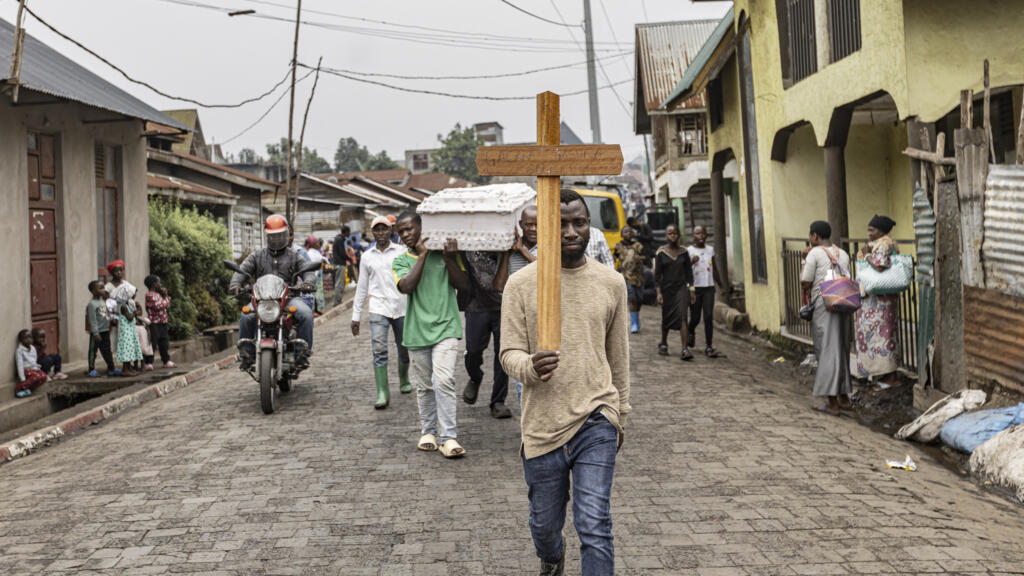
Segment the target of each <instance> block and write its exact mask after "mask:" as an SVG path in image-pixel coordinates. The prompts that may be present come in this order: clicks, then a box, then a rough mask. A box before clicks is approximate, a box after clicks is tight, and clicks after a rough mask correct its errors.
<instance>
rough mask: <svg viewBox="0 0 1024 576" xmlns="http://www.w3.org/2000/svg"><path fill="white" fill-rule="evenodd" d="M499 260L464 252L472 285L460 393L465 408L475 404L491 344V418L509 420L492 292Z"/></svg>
mask: <svg viewBox="0 0 1024 576" xmlns="http://www.w3.org/2000/svg"><path fill="white" fill-rule="evenodd" d="M498 260H499V257H498V255H497V254H495V253H493V252H478V251H474V252H466V268H467V270H468V272H469V281H470V282H471V283H472V290H471V291H472V293H473V298H472V300H470V301H469V305H468V306H466V356H465V359H464V360H465V364H466V373H467V374H469V382H468V383H467V384H466V388H465V389H464V390H463V391H462V400H463V401H464V402H465V403H466V404H476V397H477V394H478V393H479V392H480V383H481V382H482V381H483V379H484V371H483V368H482V366H483V363H484V352H485V351H486V350H487V345H488V344H489V343H490V341H491V340H492V339H493V340H494V366H493V375H492V377H493V380H492V383H491V401H490V408H491V416H493V417H495V418H510V417H511V416H512V412H511V411H510V410H509V409H508V407H507V406H505V398H506V396H508V374H506V373H505V369H504V368H502V367H501V356H500V354H501V292H499V291H497V290H496V289H495V288H494V280H495V277H496V276H497V273H498Z"/></svg>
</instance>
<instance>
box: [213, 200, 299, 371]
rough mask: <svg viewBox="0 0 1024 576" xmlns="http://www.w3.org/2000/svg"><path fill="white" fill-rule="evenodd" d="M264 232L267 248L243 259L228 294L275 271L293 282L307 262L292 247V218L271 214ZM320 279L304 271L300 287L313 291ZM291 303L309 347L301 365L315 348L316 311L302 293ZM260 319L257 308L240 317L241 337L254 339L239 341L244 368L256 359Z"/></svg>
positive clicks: (251, 364)
mask: <svg viewBox="0 0 1024 576" xmlns="http://www.w3.org/2000/svg"><path fill="white" fill-rule="evenodd" d="M263 233H264V236H265V237H266V240H267V242H266V246H267V247H266V248H262V249H260V250H257V251H255V252H253V253H252V254H250V255H249V256H248V257H247V258H246V259H245V261H243V262H242V264H241V268H242V272H244V274H243V273H238V272H235V274H234V275H233V276H232V277H231V283H230V284H229V285H228V293H229V294H232V295H237V294H239V293H240V292H241V290H242V285H243V284H245V283H246V282H255V281H256V280H257V279H258V278H259V277H260V276H263V275H266V274H274V275H277V276H279V277H281V278H282V279H284V281H285V282H287V283H288V284H289V285H291V284H292V281H293V280H294V279H295V277H296V274H297V272H298V270H299V268H300V267H301V266H302V265H303V264H305V263H306V259H305V258H303V256H302V255H301V254H300V253H299V252H298V251H297V250H295V249H293V248H291V247H289V242H290V240H291V234H290V230H289V228H288V221H287V220H286V219H285V217H284V216H281V215H280V214H271V215H270V216H268V217H267V219H266V221H265V222H264V223H263ZM315 280H316V273H315V272H313V271H310V272H306V273H304V274H302V277H301V285H300V289H301V290H303V291H305V290H312V287H313V283H314V282H315ZM288 306H289V307H291V306H294V307H295V308H296V311H295V313H294V314H293V315H292V317H293V319H294V321H295V327H296V331H297V332H298V335H299V338H301V339H302V340H304V341H305V342H306V349H305V350H304V351H302V353H301V355H300V357H299V359H298V361H299V364H300V365H301V364H304V363H306V362H307V360H306V358H307V356H308V355H309V353H310V352H311V351H312V350H313V311H312V310H310V309H309V306H308V305H306V303H305V302H303V301H302V298H300V297H299V294H297V293H296V294H292V295H291V300H290V301H289V302H288ZM257 327H258V321H257V318H256V311H255V310H254V311H252V312H250V313H249V314H242V316H241V317H240V318H239V319H238V339H239V341H240V342H241V341H242V340H246V339H248V340H250V342H241V343H240V344H239V358H240V360H241V364H242V365H241V369H242V370H243V371H248V370H249V369H250V368H252V366H253V364H254V363H255V361H256V344H255V342H252V340H254V339H255V338H256V336H257V334H256V330H257Z"/></svg>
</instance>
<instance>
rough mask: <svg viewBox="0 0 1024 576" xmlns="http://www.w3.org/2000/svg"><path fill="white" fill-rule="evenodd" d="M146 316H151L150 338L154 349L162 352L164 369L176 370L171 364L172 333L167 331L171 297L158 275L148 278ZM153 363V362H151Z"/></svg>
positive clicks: (161, 357) (146, 281)
mask: <svg viewBox="0 0 1024 576" xmlns="http://www.w3.org/2000/svg"><path fill="white" fill-rule="evenodd" d="M144 283H145V284H146V289H147V290H148V292H146V314H147V315H148V316H149V336H150V340H151V341H152V343H153V347H154V348H157V349H159V350H160V361H161V362H163V363H164V368H174V367H175V364H174V362H171V353H170V345H171V338H170V333H169V332H168V330H167V310H168V309H169V308H170V307H171V297H170V296H168V295H167V289H166V288H164V287H163V284H161V283H160V277H159V276H157V275H156V274H150V275H149V276H146V280H145V281H144ZM151 362H152V361H151Z"/></svg>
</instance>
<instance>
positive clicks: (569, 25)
mask: <svg viewBox="0 0 1024 576" xmlns="http://www.w3.org/2000/svg"><path fill="white" fill-rule="evenodd" d="M498 1H499V2H501V3H502V4H507V5H509V6H511V7H512V8H515V9H516V10H518V11H520V12H522V13H523V14H527V15H529V16H532V17H534V18H536V19H537V20H540V21H542V22H547V23H548V24H554V25H555V26H565V27H566V28H576V27H577V26H574V25H572V24H566V23H565V21H564V20H563V21H562V22H555V21H554V20H548V19H547V18H545V17H543V16H538V15H536V14H534V13H533V12H530V11H529V10H525V9H523V8H520V7H519V6H516V5H515V4H513V3H511V2H509V1H508V0H498Z"/></svg>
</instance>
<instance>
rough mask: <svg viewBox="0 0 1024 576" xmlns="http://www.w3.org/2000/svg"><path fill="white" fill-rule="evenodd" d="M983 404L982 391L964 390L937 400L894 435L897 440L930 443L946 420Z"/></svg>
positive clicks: (936, 436) (937, 435)
mask: <svg viewBox="0 0 1024 576" xmlns="http://www.w3.org/2000/svg"><path fill="white" fill-rule="evenodd" d="M984 403H985V392H984V391H983V390H967V389H966V388H965V389H963V390H960V391H959V392H956V393H955V394H950V395H949V396H946V397H945V398H943V399H942V400H939V401H938V402H936V403H935V404H932V407H931V408H929V409H928V411H927V412H925V413H924V414H921V415H920V416H918V417H917V419H916V420H914V421H913V422H911V423H910V424H907V425H906V426H904V427H903V428H900V431H899V432H897V433H896V438H897V439H899V440H914V441H916V442H926V443H927V442H931V441H933V440H935V439H936V438H938V437H939V431H940V430H941V429H942V425H943V424H945V423H946V421H947V420H950V419H952V418H956V417H957V416H959V415H961V414H963V413H964V412H966V411H968V410H973V409H975V408H977V407H978V406H981V405H982V404H984Z"/></svg>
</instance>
